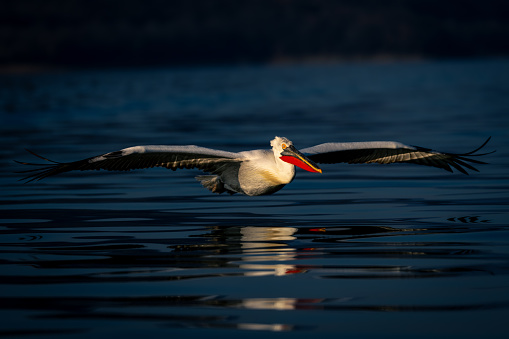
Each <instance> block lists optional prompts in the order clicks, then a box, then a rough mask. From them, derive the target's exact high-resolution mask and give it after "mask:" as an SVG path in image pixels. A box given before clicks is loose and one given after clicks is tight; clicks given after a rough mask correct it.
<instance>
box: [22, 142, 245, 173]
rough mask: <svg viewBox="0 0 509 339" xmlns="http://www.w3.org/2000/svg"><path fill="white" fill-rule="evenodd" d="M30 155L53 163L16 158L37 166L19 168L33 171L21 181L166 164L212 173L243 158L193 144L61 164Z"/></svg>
mask: <svg viewBox="0 0 509 339" xmlns="http://www.w3.org/2000/svg"><path fill="white" fill-rule="evenodd" d="M28 152H30V153H31V154H33V155H35V156H37V157H39V158H41V159H43V160H46V161H48V162H51V164H35V163H27V162H20V161H16V162H17V163H19V164H23V165H30V166H38V168H35V169H29V170H24V171H19V172H18V173H30V174H28V175H27V176H25V177H24V178H22V179H20V180H24V181H26V182H30V181H34V180H41V179H44V178H46V177H49V176H53V175H57V174H60V173H64V172H69V171H76V170H79V171H88V170H108V171H129V170H134V169H142V168H153V167H164V168H168V169H172V170H177V169H184V168H187V169H191V168H196V169H199V170H202V171H204V172H209V173H213V174H219V173H221V172H222V171H223V170H224V169H225V168H226V166H227V164H232V163H238V162H240V161H242V158H241V157H239V155H238V154H237V153H232V152H225V151H219V150H214V149H209V148H204V147H198V146H194V145H190V146H159V145H158V146H134V147H129V148H124V149H122V150H119V151H114V152H110V153H106V154H103V155H99V156H95V157H91V158H87V159H83V160H78V161H73V162H65V163H60V162H56V161H53V160H49V159H47V158H44V157H42V156H40V155H38V154H36V153H34V152H32V151H28Z"/></svg>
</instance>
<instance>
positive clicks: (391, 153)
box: [301, 137, 494, 174]
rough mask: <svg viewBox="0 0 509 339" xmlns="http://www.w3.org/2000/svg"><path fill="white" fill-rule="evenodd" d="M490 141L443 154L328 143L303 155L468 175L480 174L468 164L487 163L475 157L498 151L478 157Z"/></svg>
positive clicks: (382, 144) (390, 145)
mask: <svg viewBox="0 0 509 339" xmlns="http://www.w3.org/2000/svg"><path fill="white" fill-rule="evenodd" d="M490 139H491V137H490V138H488V140H486V141H485V142H484V143H483V144H482V145H481V146H480V147H478V148H477V149H475V150H473V151H471V152H468V153H463V154H453V153H442V152H437V151H433V150H431V149H429V148H424V147H418V146H407V145H404V144H402V143H399V142H394V141H371V142H346V143H326V144H321V145H317V146H313V147H309V148H305V149H302V150H301V152H302V153H304V154H306V156H307V157H308V158H309V159H311V160H313V161H314V162H317V163H325V164H335V163H339V162H345V163H349V164H361V163H379V164H390V163H396V162H400V163H413V164H418V165H425V166H433V167H438V168H443V169H445V170H447V171H449V172H452V171H453V170H452V168H451V167H453V168H455V169H457V170H458V171H460V172H462V173H464V174H468V173H467V171H466V169H469V170H473V171H477V172H478V170H477V169H476V168H475V167H473V166H472V165H470V164H469V163H468V162H470V163H473V164H486V163H485V162H482V161H479V160H476V159H472V158H471V157H475V156H481V155H486V154H490V153H493V152H494V151H493V152H489V153H483V154H479V153H477V154H476V152H478V151H479V150H480V149H481V148H483V147H484V146H485V145H486V144H487V143H488V141H489V140H490Z"/></svg>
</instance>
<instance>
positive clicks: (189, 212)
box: [0, 59, 509, 338]
mask: <svg viewBox="0 0 509 339" xmlns="http://www.w3.org/2000/svg"><path fill="white" fill-rule="evenodd" d="M0 117H1V121H0V122H1V125H0V131H1V133H0V141H1V142H2V145H3V147H2V148H1V149H0V160H1V161H0V171H1V172H0V173H1V176H0V183H1V186H2V193H1V195H0V213H1V216H0V234H1V235H0V265H1V266H0V285H1V286H0V316H1V319H2V322H1V325H0V335H3V336H7V337H9V336H16V337H23V338H25V337H27V338H28V337H30V338H31V337H33V338H91V337H93V338H111V337H120V336H122V337H126V338H138V337H140V336H147V337H163V336H165V337H167V336H171V335H183V336H187V337H200V338H203V337H204V336H214V337H216V336H217V337H219V336H222V337H231V338H233V337H238V336H252V337H254V336H270V337H272V336H281V335H284V336H295V337H306V338H308V337H309V336H310V335H317V336H321V337H329V338H337V337H340V336H341V337H344V338H351V337H377V338H384V337H387V338H389V337H390V338H408V337H412V338H429V337H436V338H452V337H458V338H459V337H461V338H479V337H489V338H506V337H507V336H508V335H509V326H508V325H507V321H506V320H505V319H507V317H508V316H509V225H508V222H509V170H508V169H509V160H508V159H509V147H508V145H509V60H507V59H500V60H496V59H490V60H463V61H454V60H451V61H420V62H406V63H345V64H326V65H271V66H231V67H196V68H184V69H177V68H157V69H138V70H130V69H126V70H119V69H116V70H79V71H48V72H40V73H27V74H4V75H0ZM275 135H279V136H285V137H287V138H289V139H291V140H292V141H293V142H294V144H295V145H296V147H297V148H304V147H309V146H312V145H315V144H318V143H322V142H329V141H337V142H340V141H368V140H395V141H400V142H403V143H407V144H411V145H418V146H423V147H430V148H434V149H437V150H441V151H450V152H460V153H461V152H468V151H470V150H473V149H475V148H476V147H477V146H479V145H480V144H481V143H482V142H483V141H484V140H485V139H486V138H487V137H488V136H492V140H491V141H490V143H489V144H488V145H487V146H486V150H488V151H490V150H494V149H496V150H497V152H496V153H494V154H491V155H488V156H486V157H484V160H485V161H487V162H489V164H488V165H479V166H478V168H479V170H480V172H479V173H476V172H473V173H471V175H469V176H465V175H463V174H461V173H455V174H450V173H448V172H446V171H442V170H439V169H435V168H428V167H424V166H416V165H346V164H338V165H323V166H322V169H323V171H324V172H323V174H315V173H307V172H304V171H298V173H297V177H296V179H295V181H294V182H292V183H291V184H289V185H288V186H287V187H285V188H284V189H283V190H281V191H279V192H277V193H276V194H274V195H271V196H261V197H246V196H241V195H233V196H229V195H224V194H223V195H214V194H212V193H210V192H208V191H207V190H205V189H203V188H202V187H201V186H200V184H199V183H198V182H197V181H195V180H194V179H193V177H194V176H196V175H197V174H199V172H198V171H194V170H182V171H177V172H173V171H168V170H164V169H151V170H139V171H133V172H129V173H113V172H90V173H89V172H77V173H67V174H64V175H61V176H59V177H54V178H48V179H47V180H44V181H39V182H33V183H30V184H22V183H20V182H18V181H17V180H18V179H19V178H20V175H19V174H16V173H13V172H15V171H17V170H22V169H23V168H21V165H17V164H15V163H14V162H12V160H14V159H16V160H23V161H34V160H35V159H34V158H33V157H32V156H31V155H30V154H29V153H27V152H25V150H24V148H27V149H30V150H33V151H36V152H38V153H41V154H43V155H44V156H46V157H48V158H50V159H54V160H57V161H72V160H78V159H82V158H87V157H90V156H94V155H98V154H102V153H105V152H110V151H115V150H118V149H121V148H124V147H128V146H133V145H144V144H145V145H146V144H169V145H171V144H183V145H186V144H197V145H201V146H206V147H211V148H217V149H224V150H229V151H241V150H249V149H255V148H269V147H270V146H269V141H270V140H271V139H272V138H273V137H274V136H275Z"/></svg>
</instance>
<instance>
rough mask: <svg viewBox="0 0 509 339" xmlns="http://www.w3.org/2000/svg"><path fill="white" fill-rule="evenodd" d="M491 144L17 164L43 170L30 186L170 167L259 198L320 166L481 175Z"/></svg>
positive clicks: (289, 146)
mask: <svg viewBox="0 0 509 339" xmlns="http://www.w3.org/2000/svg"><path fill="white" fill-rule="evenodd" d="M490 138H491V137H490ZM490 138H488V139H487V140H486V141H485V142H484V143H483V144H482V145H481V146H480V147H478V148H477V149H475V150H473V151H471V152H468V153H463V154H453V153H443V152H437V151H433V150H431V149H429V148H424V147H418V146H407V145H404V144H402V143H399V142H395V141H371V142H347V143H325V144H320V145H316V146H313V147H309V148H304V149H301V150H300V151H299V150H297V148H295V146H294V145H293V143H292V142H291V141H290V140H288V139H287V138H283V137H275V138H274V139H273V140H272V141H271V142H270V144H271V146H272V149H271V150H253V151H245V152H239V153H233V152H226V151H220V150H215V149H210V148H204V147H199V146H195V145H188V146H166V145H155V146H134V147H128V148H124V149H121V150H119V151H114V152H110V153H106V154H102V155H98V156H94V157H91V158H87V159H83V160H78V161H73V162H62V163H61V162H56V161H53V160H49V159H46V158H44V157H42V156H40V155H38V154H36V153H34V152H31V151H28V150H27V151H28V152H30V153H31V154H33V155H35V156H37V157H39V158H41V159H43V160H46V161H48V162H50V163H51V164H34V163H27V162H20V161H16V162H17V163H20V164H23V165H31V166H37V168H35V169H30V170H25V171H20V172H18V173H30V174H28V175H27V176H26V177H24V178H22V179H20V180H24V181H25V182H30V181H33V180H41V179H44V178H46V177H49V176H53V175H57V174H60V173H64V172H69V171H75V170H80V171H85V170H101V169H104V170H108V171H129V170H133V169H141V168H152V167H165V168H169V169H172V170H176V169H179V168H189V169H190V168H196V169H199V170H201V171H203V172H205V173H208V174H206V175H200V176H197V177H196V179H197V180H198V181H200V182H201V184H202V185H203V186H204V187H205V188H207V189H209V190H210V191H212V192H214V193H223V192H228V193H230V194H234V193H241V194H245V195H249V196H255V195H267V194H272V193H274V192H277V191H279V190H280V189H281V188H283V187H284V186H285V185H287V184H289V183H290V182H292V180H293V179H294V177H295V166H297V167H300V168H302V169H304V170H306V171H309V172H313V173H322V170H321V169H320V167H318V165H317V163H320V164H335V163H350V164H358V163H379V164H389V163H413V164H418V165H426V166H433V167H438V168H442V169H445V170H447V171H449V172H452V171H453V170H452V168H454V169H456V170H458V171H460V172H462V173H464V174H468V173H467V171H466V169H469V170H473V171H478V170H477V169H476V168H474V167H473V166H472V165H470V164H468V162H470V163H474V164H486V163H485V162H482V161H479V160H476V159H472V157H474V156H482V155H486V154H490V153H492V152H489V153H483V154H479V153H477V152H478V151H479V150H480V149H481V148H483V147H484V146H485V145H486V144H487V143H488V141H489V140H490ZM476 153H477V154H476ZM451 167H452V168H451Z"/></svg>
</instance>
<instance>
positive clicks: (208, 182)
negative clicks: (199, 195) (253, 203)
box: [195, 175, 235, 194]
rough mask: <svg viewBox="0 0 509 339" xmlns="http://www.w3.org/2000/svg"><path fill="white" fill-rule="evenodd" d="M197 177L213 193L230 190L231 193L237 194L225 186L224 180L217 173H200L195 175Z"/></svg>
mask: <svg viewBox="0 0 509 339" xmlns="http://www.w3.org/2000/svg"><path fill="white" fill-rule="evenodd" d="M195 179H196V180H198V181H199V182H200V183H201V184H202V186H203V187H205V188H206V189H208V190H210V191H211V192H213V193H217V194H221V193H223V192H228V193H230V194H235V192H233V191H230V190H229V189H227V188H226V187H224V184H223V182H222V181H221V179H220V178H219V176H217V175H199V176H197V177H195Z"/></svg>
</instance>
